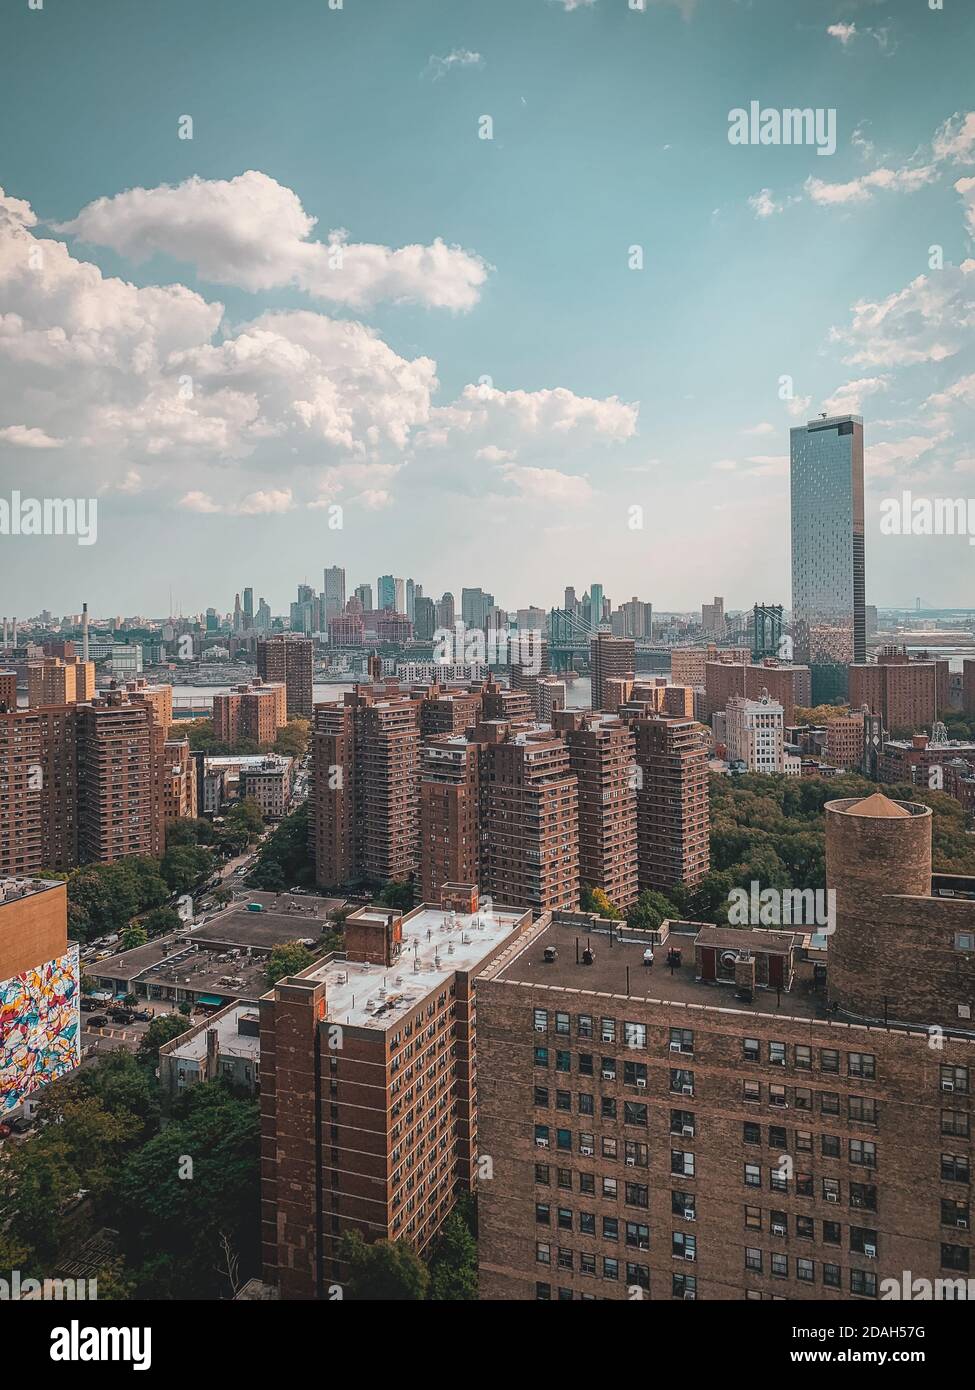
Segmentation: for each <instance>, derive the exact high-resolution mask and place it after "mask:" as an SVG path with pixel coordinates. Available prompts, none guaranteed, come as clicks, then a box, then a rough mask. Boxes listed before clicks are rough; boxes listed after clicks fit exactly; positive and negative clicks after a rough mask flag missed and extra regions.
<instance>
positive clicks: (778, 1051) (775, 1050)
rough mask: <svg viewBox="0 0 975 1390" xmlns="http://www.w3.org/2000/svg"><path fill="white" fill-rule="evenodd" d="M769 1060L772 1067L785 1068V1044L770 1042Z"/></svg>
mask: <svg viewBox="0 0 975 1390" xmlns="http://www.w3.org/2000/svg"><path fill="white" fill-rule="evenodd" d="M768 1060H769V1065H770V1066H772V1067H784V1066H785V1043H784V1042H770V1043H769V1045H768Z"/></svg>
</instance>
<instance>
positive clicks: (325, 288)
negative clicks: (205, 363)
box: [55, 169, 489, 310]
mask: <svg viewBox="0 0 975 1390" xmlns="http://www.w3.org/2000/svg"><path fill="white" fill-rule="evenodd" d="M316 222H317V219H316V218H314V217H312V216H310V215H309V214H308V213H307V212H305V210H304V208H303V207H302V204H301V200H300V199H299V197H298V195H297V194H296V193H295V192H294V191H293V190H292V189H290V188H285V187H284V185H283V184H280V183H278V182H277V180H276V179H273V178H270V177H269V176H268V175H267V174H264V173H261V172H260V171H259V170H256V169H249V170H247V171H246V172H245V173H243V174H239V175H238V176H237V177H236V178H233V179H202V178H199V177H196V176H194V177H193V178H189V179H186V180H185V181H184V182H183V183H181V184H178V185H176V186H175V187H174V186H172V185H170V184H160V185H159V186H158V187H156V188H132V189H128V190H127V191H126V192H124V193H118V194H116V195H115V196H114V197H111V198H97V199H96V200H95V201H94V202H92V203H89V204H88V205H87V206H86V207H84V208H82V210H81V211H80V212H79V213H78V215H77V217H75V218H73V219H72V220H71V221H69V222H63V223H59V224H57V225H56V226H55V230H56V231H58V232H61V233H65V234H69V235H72V236H76V237H78V238H79V239H80V240H81V241H83V242H86V243H88V244H90V245H94V246H107V247H110V248H111V249H112V250H113V251H116V252H118V254H119V255H121V256H125V257H126V258H127V259H128V260H131V261H133V262H136V263H139V262H141V261H145V260H147V259H148V258H149V257H151V256H153V255H155V254H157V253H162V254H164V255H167V256H171V257H173V258H174V259H175V260H178V261H182V262H186V263H187V264H189V265H193V266H195V268H196V270H197V273H198V274H199V276H200V277H201V279H203V280H207V281H210V282H211V283H212V284H217V285H236V286H238V287H239V288H241V289H245V290H250V291H253V292H257V291H264V290H271V289H280V288H285V287H288V286H296V287H297V288H298V289H301V290H304V291H305V293H307V294H309V295H310V296H312V298H315V299H323V300H329V301H331V302H332V303H335V304H343V305H347V306H349V307H350V308H355V309H362V308H368V307H370V306H371V305H374V304H376V303H378V302H380V301H381V300H392V301H393V302H399V303H415V304H423V305H426V306H427V307H428V308H440V309H454V310H467V309H471V308H472V307H473V306H474V305H475V304H476V303H477V301H478V299H479V298H480V290H481V286H482V285H483V284H484V282H485V280H486V279H487V275H488V270H489V267H488V266H487V264H486V263H485V262H484V261H483V260H481V258H480V257H479V256H476V255H474V254H472V253H471V252H468V251H464V250H462V249H461V248H460V247H458V246H448V245H447V244H446V243H445V242H444V241H442V240H441V239H440V238H439V237H438V238H437V239H436V240H434V241H433V242H432V243H431V244H430V245H429V246H419V245H413V246H403V247H400V248H399V249H398V250H392V249H391V248H389V247H388V246H379V245H372V244H368V243H355V242H351V241H350V240H349V236H348V233H347V232H346V231H345V230H343V229H341V228H336V229H333V230H331V231H330V232H329V233H328V236H327V238H326V240H324V241H319V240H313V239H312V232H313V231H314V228H315V226H316Z"/></svg>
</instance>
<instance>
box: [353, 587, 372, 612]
mask: <svg viewBox="0 0 975 1390" xmlns="http://www.w3.org/2000/svg"><path fill="white" fill-rule="evenodd" d="M355 596H356V598H357V599H358V600H359V602H360V603H361V604H362V611H363V613H371V612H372V585H371V584H359V585H358V586H357V588H356V591H355Z"/></svg>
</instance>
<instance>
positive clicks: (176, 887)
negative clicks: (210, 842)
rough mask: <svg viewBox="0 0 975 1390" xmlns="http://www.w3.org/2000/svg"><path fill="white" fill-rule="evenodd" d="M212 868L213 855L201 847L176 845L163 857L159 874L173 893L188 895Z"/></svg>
mask: <svg viewBox="0 0 975 1390" xmlns="http://www.w3.org/2000/svg"><path fill="white" fill-rule="evenodd" d="M212 868H213V855H212V854H211V853H210V851H209V850H206V849H204V848H203V847H202V845H177V846H175V848H173V849H167V850H166V853H165V854H164V855H163V859H162V863H161V865H160V872H161V873H162V876H163V878H164V879H165V880H166V882H167V883H168V884H169V887H170V889H171V891H172V892H174V893H188V892H189V891H190V889H191V888H193V886H194V885H195V884H196V883H198V882H199V881H200V879H202V878H205V877H206V876H207V874H209V873H210V871H211V870H212Z"/></svg>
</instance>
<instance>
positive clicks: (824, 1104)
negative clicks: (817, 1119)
mask: <svg viewBox="0 0 975 1390" xmlns="http://www.w3.org/2000/svg"><path fill="white" fill-rule="evenodd" d="M819 1113H820V1114H821V1115H838V1114H839V1113H840V1098H839V1095H838V1093H837V1092H836V1091H820V1093H819Z"/></svg>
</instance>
